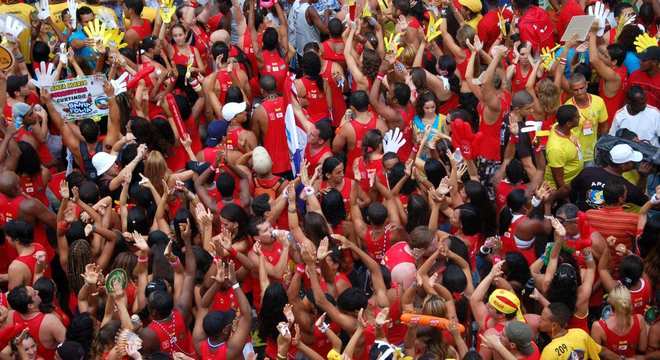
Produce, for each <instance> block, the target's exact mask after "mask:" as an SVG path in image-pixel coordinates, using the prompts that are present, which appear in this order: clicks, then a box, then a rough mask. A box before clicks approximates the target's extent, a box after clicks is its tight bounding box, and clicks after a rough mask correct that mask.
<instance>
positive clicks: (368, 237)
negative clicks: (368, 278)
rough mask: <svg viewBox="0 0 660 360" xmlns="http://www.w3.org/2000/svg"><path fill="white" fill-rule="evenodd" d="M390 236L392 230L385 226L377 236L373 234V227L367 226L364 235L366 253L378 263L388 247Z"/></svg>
mask: <svg viewBox="0 0 660 360" xmlns="http://www.w3.org/2000/svg"><path fill="white" fill-rule="evenodd" d="M391 238H392V232H391V231H389V230H388V229H387V227H386V228H384V231H383V233H382V234H381V235H380V236H378V237H374V234H373V229H371V226H369V227H368V228H367V233H366V234H365V235H364V239H363V241H364V246H365V248H366V250H367V253H368V254H369V256H371V257H372V258H374V259H375V260H376V261H377V262H378V263H380V262H381V260H383V258H384V257H385V253H386V252H387V250H389V249H390V245H391V243H390V241H391Z"/></svg>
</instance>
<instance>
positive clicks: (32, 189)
mask: <svg viewBox="0 0 660 360" xmlns="http://www.w3.org/2000/svg"><path fill="white" fill-rule="evenodd" d="M20 181H21V189H23V191H24V192H25V193H26V194H28V195H30V196H32V197H33V198H35V199H37V200H39V201H41V203H42V204H44V205H46V206H49V205H50V202H49V201H48V197H46V184H45V183H44V180H43V178H42V177H41V172H39V173H38V174H37V176H33V177H29V176H26V175H23V176H21V177H20Z"/></svg>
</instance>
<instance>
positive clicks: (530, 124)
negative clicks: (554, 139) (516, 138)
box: [520, 121, 543, 133]
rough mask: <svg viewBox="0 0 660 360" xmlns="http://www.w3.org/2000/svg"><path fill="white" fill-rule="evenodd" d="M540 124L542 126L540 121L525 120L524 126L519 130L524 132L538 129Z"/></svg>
mask: <svg viewBox="0 0 660 360" xmlns="http://www.w3.org/2000/svg"><path fill="white" fill-rule="evenodd" d="M541 126H543V122H542V121H525V126H524V127H523V128H522V129H520V131H521V132H524V133H528V132H532V131H539V130H541Z"/></svg>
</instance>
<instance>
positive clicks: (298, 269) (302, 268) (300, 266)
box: [296, 264, 305, 275]
mask: <svg viewBox="0 0 660 360" xmlns="http://www.w3.org/2000/svg"><path fill="white" fill-rule="evenodd" d="M296 272H297V273H299V274H301V275H302V274H304V273H305V265H303V264H298V265H297V266H296Z"/></svg>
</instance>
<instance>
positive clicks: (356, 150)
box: [346, 113, 378, 179]
mask: <svg viewBox="0 0 660 360" xmlns="http://www.w3.org/2000/svg"><path fill="white" fill-rule="evenodd" d="M377 121H378V118H377V117H376V114H374V113H371V119H370V120H369V122H368V123H366V124H362V123H361V122H359V121H357V120H353V121H351V122H350V123H349V124H350V125H351V126H352V127H353V131H354V132H355V147H353V148H352V149H350V150H349V151H348V155H347V156H346V158H347V159H346V164H348V165H347V166H346V177H348V178H351V179H352V178H353V177H354V175H353V163H354V162H355V159H357V158H358V157H360V155H361V154H362V139H363V138H364V136H365V135H367V132H368V131H369V130H371V129H375V128H376V124H377V123H378V122H377Z"/></svg>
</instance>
